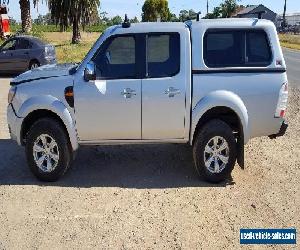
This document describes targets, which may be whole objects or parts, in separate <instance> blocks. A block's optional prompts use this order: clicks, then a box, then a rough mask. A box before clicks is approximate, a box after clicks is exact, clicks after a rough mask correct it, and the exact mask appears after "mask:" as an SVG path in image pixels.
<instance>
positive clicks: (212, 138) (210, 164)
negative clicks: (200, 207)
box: [193, 119, 237, 183]
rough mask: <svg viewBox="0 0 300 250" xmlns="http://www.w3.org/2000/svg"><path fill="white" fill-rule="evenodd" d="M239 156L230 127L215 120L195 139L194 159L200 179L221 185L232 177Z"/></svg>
mask: <svg viewBox="0 0 300 250" xmlns="http://www.w3.org/2000/svg"><path fill="white" fill-rule="evenodd" d="M236 155H237V144H236V140H235V137H234V135H233V132H232V129H231V128H230V126H229V125H228V124H227V123H225V122H223V121H222V120H218V119H214V120H211V121H209V122H207V123H206V124H205V125H203V126H202V127H201V128H200V130H199V133H198V135H197V137H196V139H195V143H194V146H193V157H194V161H195V167H196V170H197V172H198V174H199V176H200V177H203V178H204V179H205V180H206V181H208V182H211V183H219V182H221V181H224V180H226V179H227V178H229V177H230V175H231V172H232V170H233V168H234V165H235V162H236Z"/></svg>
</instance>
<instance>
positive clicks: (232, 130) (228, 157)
mask: <svg viewBox="0 0 300 250" xmlns="http://www.w3.org/2000/svg"><path fill="white" fill-rule="evenodd" d="M287 99H288V81H287V75H286V65H285V61H284V58H283V55H282V51H281V48H280V44H279V40H278V37H277V32H276V29H275V27H274V25H273V23H271V22H269V21H266V20H260V19H218V20H200V21H197V22H188V23H140V24H132V25H130V24H129V23H127V22H125V23H124V24H123V25H119V26H114V27H110V28H108V29H107V30H106V31H105V32H104V33H103V34H102V35H101V36H100V37H99V39H98V40H97V42H96V43H95V45H94V46H93V48H92V49H91V50H90V51H89V53H88V54H87V55H86V57H85V58H84V60H83V61H82V62H81V63H80V64H79V65H48V66H43V67H40V68H37V69H34V70H31V71H28V72H26V73H24V74H22V75H20V76H18V77H16V78H15V79H13V80H12V82H11V89H10V90H9V95H8V102H9V105H8V109H7V116H8V125H9V130H10V134H11V137H12V138H13V139H14V140H16V141H17V142H18V144H19V145H24V146H25V149H26V155H27V160H28V164H29V167H30V169H31V171H32V172H33V173H34V174H35V175H36V176H37V178H39V179H40V180H43V181H55V180H57V179H58V178H59V177H61V176H62V175H63V174H64V173H65V172H66V170H67V169H68V167H69V166H70V163H71V161H72V160H73V158H74V155H75V152H76V150H77V149H78V147H79V145H103V144H105V145H107V144H109V145H112V144H118V145H120V144H137V143H138V144H147V143H185V144H187V143H188V144H190V145H191V146H192V149H193V155H194V161H195V166H196V170H197V172H198V173H199V175H200V176H202V177H203V178H204V179H206V180H207V181H210V182H220V181H222V180H224V179H226V178H227V177H228V176H229V175H230V174H231V172H232V170H233V167H234V165H235V163H236V161H237V162H238V164H239V165H240V166H242V167H243V165H244V145H245V144H246V143H247V142H248V141H249V140H250V139H251V138H253V137H259V136H270V137H271V138H276V137H278V136H281V135H283V134H284V133H285V131H286V129H287V124H286V122H285V120H284V116H285V111H286V106H287Z"/></svg>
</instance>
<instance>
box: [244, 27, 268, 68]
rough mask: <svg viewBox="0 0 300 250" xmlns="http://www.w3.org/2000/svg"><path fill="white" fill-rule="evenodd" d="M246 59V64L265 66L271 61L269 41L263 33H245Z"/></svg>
mask: <svg viewBox="0 0 300 250" xmlns="http://www.w3.org/2000/svg"><path fill="white" fill-rule="evenodd" d="M246 43H247V57H246V64H247V65H249V66H251V65H257V66H267V65H269V64H270V61H271V60H272V54H271V50H270V46H269V41H268V37H267V35H266V33H265V32H264V31H252V32H251V31H248V32H247V33H246Z"/></svg>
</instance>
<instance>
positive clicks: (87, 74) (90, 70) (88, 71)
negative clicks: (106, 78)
mask: <svg viewBox="0 0 300 250" xmlns="http://www.w3.org/2000/svg"><path fill="white" fill-rule="evenodd" d="M84 80H85V81H87V82H88V81H95V80H96V66H95V63H94V62H92V61H90V62H89V63H88V64H87V65H86V68H85V70H84Z"/></svg>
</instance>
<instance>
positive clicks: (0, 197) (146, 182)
mask: <svg viewBox="0 0 300 250" xmlns="http://www.w3.org/2000/svg"><path fill="white" fill-rule="evenodd" d="M8 82H9V80H8V79H7V80H4V79H0V126H1V127H0V249H28V248H29V249H46V248H53V249H78V248H81V249H89V248H97V249H239V248H245V249H250V247H249V246H243V247H241V246H240V244H239V230H240V228H290V227H296V228H297V229H298V231H299V229H300V216H299V215H300V184H299V183H300V140H299V139H300V126H299V124H300V91H299V90H297V89H293V90H292V91H291V92H290V102H289V103H290V104H289V111H288V121H289V124H290V127H289V130H288V133H287V135H286V136H285V137H282V138H279V139H277V140H270V139H268V138H258V139H254V140H252V141H251V142H250V143H249V144H248V145H247V147H246V152H245V155H246V169H245V170H241V169H240V168H239V167H238V166H236V168H235V170H234V172H233V177H232V180H231V181H228V182H227V183H222V184H220V185H210V184H207V183H205V182H202V181H200V180H198V177H197V175H196V173H195V171H194V169H193V160H192V154H191V150H190V148H189V147H187V146H182V145H159V146H157V145H152V146H116V147H86V148H81V149H80V150H79V154H78V157H77V160H76V161H75V162H74V164H73V166H72V169H71V170H70V171H69V172H68V173H67V174H66V175H65V176H64V178H63V179H62V180H60V181H59V182H57V183H53V184H45V183H41V182H38V181H37V180H36V179H35V178H34V177H33V176H32V175H31V173H30V172H29V170H28V168H27V165H26V162H25V154H24V150H23V148H20V147H18V146H17V145H16V144H15V143H14V142H12V141H10V140H9V135H8V130H7V127H6V102H7V101H6V100H7V97H6V95H7V90H8ZM258 112H259V111H258ZM298 244H299V243H298ZM296 247H299V245H298V246H296ZM296 247H295V246H293V247H291V248H296ZM266 248H275V246H268V247H266V246H252V247H251V249H266ZM277 248H278V249H289V247H288V246H277V247H276V249H277Z"/></svg>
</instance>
